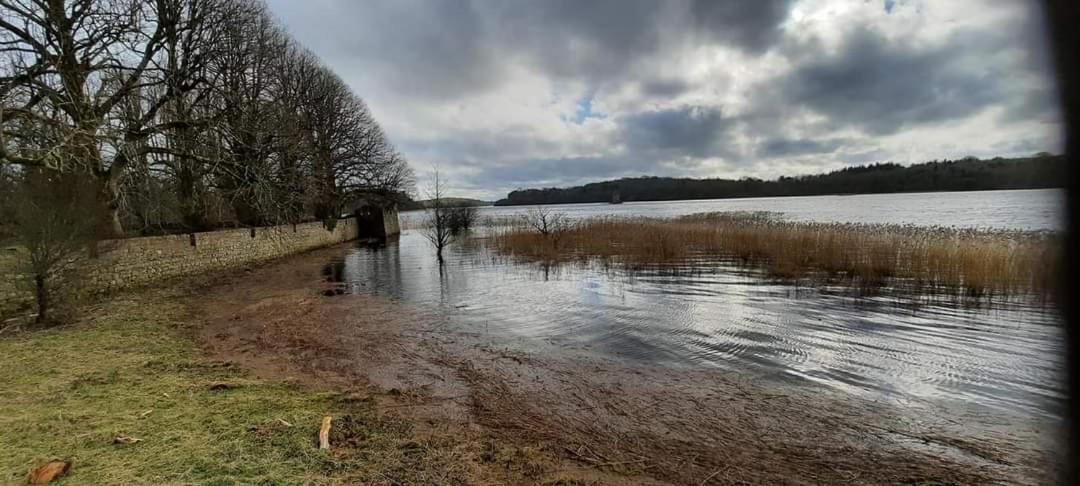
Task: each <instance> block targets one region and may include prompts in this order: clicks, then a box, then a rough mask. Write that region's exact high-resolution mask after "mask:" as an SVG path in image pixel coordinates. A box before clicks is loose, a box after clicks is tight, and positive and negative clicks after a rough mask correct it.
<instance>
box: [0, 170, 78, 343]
mask: <svg viewBox="0 0 1080 486" xmlns="http://www.w3.org/2000/svg"><path fill="white" fill-rule="evenodd" d="M18 185H19V188H18V189H17V191H16V194H17V197H16V198H14V199H13V201H12V204H13V213H14V219H15V221H14V232H15V237H16V239H17V241H18V242H19V243H20V245H21V246H23V247H24V248H25V250H26V252H27V256H26V258H25V261H24V265H23V268H24V271H23V274H24V275H25V276H26V277H28V278H27V280H28V281H29V282H30V283H31V285H32V288H33V293H34V301H35V303H36V304H37V311H38V312H37V322H38V323H39V324H41V323H45V322H48V321H49V320H50V318H51V317H52V311H53V308H54V307H55V305H54V304H55V303H56V301H57V297H58V295H57V291H58V290H61V289H63V290H65V291H68V292H71V291H73V290H74V289H75V288H76V287H77V286H75V285H73V282H72V277H73V269H74V267H75V265H74V264H75V262H76V261H77V260H78V258H79V257H80V256H82V255H83V254H85V252H86V250H87V249H88V247H89V246H90V245H93V244H95V242H96V239H95V232H96V228H95V226H96V224H95V223H96V219H95V218H94V214H93V213H94V211H95V210H96V209H97V208H98V206H96V205H95V204H94V201H95V200H96V198H97V191H96V189H97V188H96V186H95V185H94V184H93V183H92V181H91V180H89V179H86V178H81V177H77V176H76V175H75V174H70V173H69V174H59V173H56V172H53V171H48V170H44V169H40V168H35V169H31V170H29V171H28V173H27V174H25V176H24V178H23V180H22V181H20V182H19V183H18ZM69 295H70V294H69Z"/></svg>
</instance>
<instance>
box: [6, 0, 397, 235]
mask: <svg viewBox="0 0 1080 486" xmlns="http://www.w3.org/2000/svg"><path fill="white" fill-rule="evenodd" d="M0 179H2V180H0V190H2V191H4V194H5V202H7V203H8V204H7V206H11V205H12V204H15V205H17V203H18V201H15V199H17V198H18V197H17V196H16V195H17V194H20V191H19V190H18V189H19V188H25V187H26V186H34V187H33V188H32V190H33V191H36V192H42V191H45V192H48V191H55V192H56V193H57V194H60V195H62V194H67V193H71V192H72V191H70V190H67V189H65V188H58V187H56V186H57V185H58V184H68V185H70V184H77V185H80V186H88V187H91V188H92V191H93V192H94V194H95V196H96V197H95V198H94V201H95V202H94V204H93V206H94V209H95V211H94V216H93V217H94V218H95V219H96V221H95V223H96V224H95V227H96V228H97V231H98V233H99V236H101V237H105V236H108V237H115V236H120V235H125V234H138V233H143V234H145V233H154V232H161V231H177V232H191V231H200V230H206V229H211V228H213V227H215V226H220V225H224V224H240V225H245V226H262V225H269V224H282V223H290V222H292V223H295V222H298V221H302V220H311V219H321V220H330V219H333V218H336V217H337V216H339V214H340V213H341V211H343V210H344V208H346V206H348V205H349V204H350V203H351V202H352V201H354V200H356V199H358V198H365V199H367V200H370V199H372V198H373V197H375V198H379V197H383V198H387V199H393V198H395V197H398V196H399V195H400V194H403V193H404V192H406V191H408V190H409V188H410V187H411V185H412V180H413V177H412V172H411V171H410V169H409V167H408V165H407V164H406V161H405V158H404V157H403V156H402V154H401V153H400V152H398V151H397V150H396V149H395V148H394V146H393V145H392V144H391V143H390V142H389V141H388V139H387V137H386V136H385V134H384V133H383V131H382V130H381V128H380V127H379V124H378V123H377V122H376V120H375V119H374V117H373V116H372V114H371V112H370V110H369V109H368V108H367V106H366V105H365V103H364V102H363V100H361V98H360V97H358V96H357V95H356V94H354V93H353V92H352V91H351V90H350V88H349V87H348V86H347V85H346V84H345V83H344V82H343V81H342V80H341V78H339V77H338V76H337V75H335V74H334V73H333V72H332V71H331V70H330V69H329V68H327V67H326V66H325V65H324V64H323V63H322V62H321V61H320V60H319V59H318V58H317V57H316V56H315V55H313V54H312V53H311V52H309V51H308V50H306V49H305V48H304V47H302V46H301V45H299V44H298V43H297V42H296V41H294V40H293V39H292V38H291V37H290V36H289V35H288V34H287V33H286V32H285V31H284V30H283V29H282V27H281V26H280V25H279V24H278V23H277V22H276V21H275V20H274V19H273V17H272V16H271V14H270V13H269V11H268V9H267V7H266V6H265V5H264V4H263V3H262V2H261V1H260V0H0ZM75 192H80V191H75ZM81 192H85V191H81ZM81 192H80V193H81ZM65 207H68V206H65ZM8 213H10V211H6V213H5V214H8ZM5 218H6V217H5Z"/></svg>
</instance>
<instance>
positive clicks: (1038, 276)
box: [490, 213, 1060, 299]
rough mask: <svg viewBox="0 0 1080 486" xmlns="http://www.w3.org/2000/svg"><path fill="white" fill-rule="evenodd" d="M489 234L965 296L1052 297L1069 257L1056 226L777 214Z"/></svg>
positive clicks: (526, 252)
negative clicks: (998, 227) (967, 225)
mask: <svg viewBox="0 0 1080 486" xmlns="http://www.w3.org/2000/svg"><path fill="white" fill-rule="evenodd" d="M490 242H491V243H492V244H493V246H494V247H495V248H496V249H497V250H498V251H499V252H500V253H502V254H504V255H510V256H513V257H515V258H520V259H525V260H533V261H545V262H565V261H575V260H576V261H589V260H600V261H602V262H604V263H607V264H615V265H623V266H627V267H631V268H634V267H641V266H645V265H654V264H670V263H680V262H691V261H696V260H699V259H700V258H702V257H703V256H709V257H719V258H724V259H730V260H732V261H734V262H736V263H738V264H742V265H747V266H757V267H762V268H764V269H765V270H766V271H767V272H768V273H769V274H770V275H771V276H773V277H778V278H782V279H790V280H798V281H807V282H811V283H841V284H846V285H850V286H852V287H855V288H859V289H874V288H880V287H886V286H890V287H894V288H897V289H902V290H904V291H910V292H914V293H917V294H943V295H950V296H954V297H959V298H965V299H970V298H974V299H981V298H991V297H1004V298H1010V297H1018V296H1034V297H1038V298H1043V299H1045V298H1048V297H1050V293H1051V289H1052V287H1053V283H1054V280H1055V271H1056V268H1057V267H1056V263H1057V261H1058V259H1059V255H1060V238H1059V237H1058V236H1057V235H1056V234H1052V233H1031V232H1018V231H992V230H969V229H956V228H943V227H921V226H898V225H886V224H839V223H804V222H789V221H782V220H779V219H778V218H775V217H773V216H772V215H771V214H768V213H704V214H696V215H692V216H685V217H681V218H676V219H654V218H635V219H616V218H601V219H590V220H585V221H581V222H579V223H577V224H576V225H574V226H573V227H572V228H570V229H568V230H567V231H565V232H564V233H563V234H561V235H560V237H559V238H558V239H552V238H550V237H545V236H544V235H541V234H539V233H538V232H535V231H530V230H529V229H528V228H525V227H509V228H506V229H504V230H502V231H499V232H496V233H495V234H494V235H493V236H492V237H491V239H490Z"/></svg>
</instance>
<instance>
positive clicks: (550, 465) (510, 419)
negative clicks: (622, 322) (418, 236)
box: [191, 247, 1055, 485]
mask: <svg viewBox="0 0 1080 486" xmlns="http://www.w3.org/2000/svg"><path fill="white" fill-rule="evenodd" d="M344 251H345V249H344V247H337V248H330V249H325V250H319V251H316V252H313V253H309V254H305V255H302V256H298V257H294V258H290V259H287V260H283V261H281V262H279V263H275V264H273V265H271V266H267V267H263V268H259V269H256V270H254V271H251V272H246V273H243V274H242V275H238V276H236V277H235V278H232V279H230V281H228V282H223V283H219V284H217V285H214V286H212V287H210V288H208V289H203V290H201V291H200V292H198V295H193V297H192V301H191V302H192V303H193V304H192V305H194V306H196V307H197V309H198V310H199V312H200V314H201V315H202V316H204V318H205V320H206V326H205V328H204V329H203V331H202V337H203V340H204V342H205V344H206V347H207V349H208V350H209V351H210V352H212V353H213V354H215V355H216V356H218V357H219V358H220V359H224V360H228V361H233V362H236V363H240V364H242V365H244V366H246V367H249V368H251V369H253V370H255V372H257V373H259V374H262V375H267V376H273V377H279V378H282V379H289V380H296V381H300V382H304V383H308V384H311V385H313V386H316V387H326V388H334V389H340V390H349V391H351V392H352V393H355V394H357V395H358V396H362V397H364V398H365V399H373V400H375V401H376V402H377V403H378V404H379V405H380V407H381V408H382V409H383V410H384V411H385V412H386V413H392V414H397V415H400V416H402V417H404V418H406V419H407V420H409V421H410V422H411V423H413V424H414V427H415V428H416V429H417V430H420V431H424V430H438V431H441V432H442V433H445V434H447V435H449V436H451V437H455V438H456V439H455V440H460V441H462V442H463V443H465V442H469V443H471V445H467V446H468V447H471V448H472V449H475V450H476V454H475V458H474V459H473V460H475V462H476V463H477V464H478V465H479V466H478V467H480V468H481V469H483V468H489V469H490V468H502V467H505V468H507V469H508V470H509V469H512V468H516V469H515V470H516V471H517V472H518V473H519V474H515V475H513V476H512V477H511V476H498V475H494V476H488V475H479V476H476V477H477V478H478V479H477V481H478V482H489V481H502V480H507V478H508V477H510V478H511V479H512V480H514V481H518V482H523V483H537V482H553V481H557V480H562V481H566V482H568V481H580V482H582V483H601V484H625V483H628V482H631V483H656V482H659V483H675V484H695V485H696V484H734V483H740V484H744V483H747V482H749V483H769V484H778V483H779V484H821V483H861V484H887V483H913V482H914V483H921V482H934V483H949V484H952V483H960V484H985V483H987V482H1004V483H1019V484H1044V483H1048V482H1050V481H1051V480H1052V479H1053V475H1052V470H1053V469H1054V468H1053V466H1052V464H1053V463H1054V462H1055V461H1053V460H1051V458H1050V457H1049V453H1048V452H1046V451H1048V450H1051V449H1052V448H1053V440H1052V437H1051V435H1050V433H1049V432H1048V431H1047V430H1046V429H1045V428H1042V427H1033V426H1032V424H1031V422H1030V421H1027V422H1025V421H1023V420H1021V419H1019V418H1017V417H1010V416H1006V415H994V416H988V415H986V414H985V413H984V412H982V411H980V412H978V413H972V412H967V413H965V412H964V411H956V410H939V409H935V408H934V407H933V406H932V405H929V404H910V405H909V406H905V407H898V406H896V405H883V404H878V403H873V402H868V401H864V400H860V399H855V398H852V397H850V396H847V395H841V394H838V393H834V392H829V391H827V390H822V389H814V388H810V387H804V386H791V385H785V384H783V383H782V382H779V381H776V380H773V379H770V378H768V377H761V376H753V375H746V374H740V373H734V372H730V371H720V370H698V369H695V370H686V369H670V368H657V367H647V366H631V365H626V364H624V363H617V362H613V361H607V360H603V359H597V358H590V357H566V356H558V357H553V356H547V355H541V354H525V353H519V352H510V351H507V350H502V349H493V348H492V347H491V346H490V345H489V344H487V341H484V340H482V339H480V338H479V337H477V336H475V335H470V334H469V333H467V332H463V331H460V330H454V329H450V327H449V326H447V325H446V323H445V321H444V319H443V318H442V317H440V315H439V313H438V311H437V309H414V308H404V307H402V306H401V305H399V304H396V303H393V302H389V301H386V300H383V299H380V298H375V297H363V296H353V295H335V296H324V295H323V291H324V290H326V289H327V288H328V286H330V285H331V284H329V283H327V282H325V281H324V277H322V275H321V274H320V270H321V268H322V265H323V264H324V263H325V262H327V261H328V260H329V259H330V258H332V257H334V256H336V255H340V254H341V253H343V252H344ZM330 294H332V292H330ZM492 444H499V445H509V446H511V447H512V448H513V450H517V451H522V450H525V451H532V452H533V453H535V454H536V455H537V457H529V458H520V457H518V458H515V457H511V458H499V459H497V460H494V459H493V457H492V454H493V453H492V452H491V450H500V449H499V448H498V447H495V446H492ZM472 449H470V450H472ZM485 477H488V478H491V477H498V478H499V479H497V480H495V479H488V480H485V479H484V478H485Z"/></svg>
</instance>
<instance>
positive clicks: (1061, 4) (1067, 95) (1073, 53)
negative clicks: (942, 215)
mask: <svg viewBox="0 0 1080 486" xmlns="http://www.w3.org/2000/svg"><path fill="white" fill-rule="evenodd" d="M1045 6H1046V11H1045V12H1044V13H1045V15H1046V17H1045V18H1046V25H1047V32H1048V34H1049V38H1050V41H1051V45H1052V49H1053V55H1054V62H1055V65H1056V68H1057V85H1058V92H1059V95H1060V102H1061V113H1062V116H1063V121H1064V124H1065V127H1064V130H1065V131H1064V136H1065V158H1066V164H1065V165H1066V174H1067V180H1068V181H1067V186H1066V187H1067V194H1066V197H1065V221H1066V230H1065V251H1064V259H1065V261H1064V262H1063V265H1062V268H1061V272H1060V285H1059V287H1058V288H1059V290H1058V291H1059V292H1060V295H1059V296H1058V302H1059V305H1060V306H1061V307H1060V309H1061V312H1062V316H1063V318H1064V320H1065V339H1066V343H1065V344H1066V353H1065V361H1066V380H1067V383H1066V389H1067V392H1066V393H1067V394H1068V396H1067V406H1066V410H1067V412H1066V418H1065V420H1066V450H1065V451H1061V452H1063V453H1064V457H1063V459H1064V461H1063V467H1064V468H1065V470H1064V471H1062V475H1061V477H1060V478H1058V479H1059V481H1060V483H1061V484H1078V483H1080V464H1077V462H1076V461H1075V459H1077V458H1078V455H1080V420H1077V418H1078V416H1080V414H1078V413H1077V412H1078V410H1077V405H1078V404H1077V401H1076V392H1077V390H1080V329H1078V328H1077V326H1078V317H1080V316H1077V301H1076V297H1077V295H1076V289H1077V288H1078V286H1077V283H1078V282H1077V277H1080V265H1078V263H1080V258H1078V255H1077V254H1076V250H1077V249H1078V248H1080V241H1077V237H1076V232H1077V229H1078V226H1077V222H1078V221H1077V216H1078V214H1080V211H1078V208H1077V187H1078V186H1077V175H1078V171H1080V167H1077V165H1076V164H1077V157H1078V155H1080V65H1078V64H1077V62H1076V61H1077V58H1076V57H1077V53H1078V52H1080V50H1078V49H1080V28H1077V26H1078V25H1080V4H1078V3H1077V2H1075V0H1046V1H1045Z"/></svg>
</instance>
